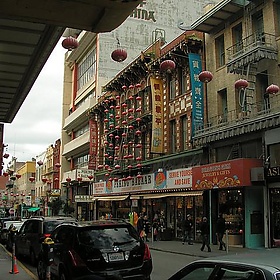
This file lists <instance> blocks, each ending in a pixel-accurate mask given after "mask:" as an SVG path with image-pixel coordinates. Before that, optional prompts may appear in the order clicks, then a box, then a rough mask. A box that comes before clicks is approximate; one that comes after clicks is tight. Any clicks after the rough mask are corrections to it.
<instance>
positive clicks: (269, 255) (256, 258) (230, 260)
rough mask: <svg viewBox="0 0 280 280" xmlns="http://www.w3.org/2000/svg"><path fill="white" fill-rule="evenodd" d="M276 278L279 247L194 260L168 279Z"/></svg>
mask: <svg viewBox="0 0 280 280" xmlns="http://www.w3.org/2000/svg"><path fill="white" fill-rule="evenodd" d="M198 279H199V280H223V279H224V280H226V279H227V280H266V279H267V280H280V248H279V249H278V248H274V249H259V250H254V251H253V252H250V253H241V254H236V255H227V256H223V257H215V258H207V259H203V260H197V261H194V262H192V263H190V264H188V265H186V266H185V267H184V268H182V269H180V270H179V271H178V272H176V273H175V274H174V275H173V276H171V277H170V278H169V279H168V280H198Z"/></svg>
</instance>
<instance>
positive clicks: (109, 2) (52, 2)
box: [0, 0, 141, 123]
mask: <svg viewBox="0 0 280 280" xmlns="http://www.w3.org/2000/svg"><path fill="white" fill-rule="evenodd" d="M140 3H141V0H94V1H93V0H83V1H77V0H67V1H65V0H48V1H45V0H21V1H18V0H1V1H0V100H1V102H0V123H11V122H12V121H13V119H14V117H15V116H16V114H17V112H18V110H19V109H20V107H21V105H22V103H23V102H24V100H25V98H26V97H27V95H28V93H29V91H30V89H31V88H32V86H33V84H34V82H35V80H36V79H37V77H38V75H39V73H40V72H41V70H42V68H43V66H44V64H45V63H46V61H47V59H48V57H49V56H50V54H51V53H52V51H53V49H54V47H55V46H56V44H57V42H58V41H59V39H60V37H61V36H62V34H63V32H64V31H65V29H66V28H67V27H69V28H74V29H78V30H87V31H92V32H95V33H100V32H109V31H112V30H113V29H115V28H116V27H118V26H119V25H120V24H122V23H123V21H125V19H126V18H127V17H128V16H129V15H130V13H131V12H132V10H133V9H135V8H136V7H137V6H138V4H140Z"/></svg>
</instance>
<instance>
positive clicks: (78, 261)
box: [69, 250, 86, 267]
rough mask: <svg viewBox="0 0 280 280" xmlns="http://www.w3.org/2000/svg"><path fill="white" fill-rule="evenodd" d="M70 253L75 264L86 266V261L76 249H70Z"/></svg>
mask: <svg viewBox="0 0 280 280" xmlns="http://www.w3.org/2000/svg"><path fill="white" fill-rule="evenodd" d="M69 255H70V257H71V261H72V264H73V266H76V267H78V266H86V264H85V262H84V261H83V260H82V258H81V257H80V256H79V255H78V254H77V252H76V251H74V250H69Z"/></svg>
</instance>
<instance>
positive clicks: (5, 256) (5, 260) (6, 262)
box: [0, 244, 38, 280]
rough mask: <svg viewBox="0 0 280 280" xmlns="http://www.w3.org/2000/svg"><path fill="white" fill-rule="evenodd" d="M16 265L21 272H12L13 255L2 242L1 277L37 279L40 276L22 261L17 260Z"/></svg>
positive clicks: (6, 279)
mask: <svg viewBox="0 0 280 280" xmlns="http://www.w3.org/2000/svg"><path fill="white" fill-rule="evenodd" d="M16 267H17V270H18V271H19V273H17V274H11V273H10V271H11V270H12V255H11V253H10V252H8V251H7V250H6V248H5V247H4V246H3V245H2V244H0V279H5V280H12V279H18V280H37V279H38V277H37V276H36V275H34V274H33V273H32V272H31V271H30V270H28V269H27V268H26V267H25V266H24V265H23V264H22V263H21V262H20V261H18V260H16Z"/></svg>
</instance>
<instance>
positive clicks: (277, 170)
mask: <svg viewBox="0 0 280 280" xmlns="http://www.w3.org/2000/svg"><path fill="white" fill-rule="evenodd" d="M265 174H266V178H267V179H268V180H274V181H278V180H280V166H274V167H269V168H267V169H266V171H265Z"/></svg>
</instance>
